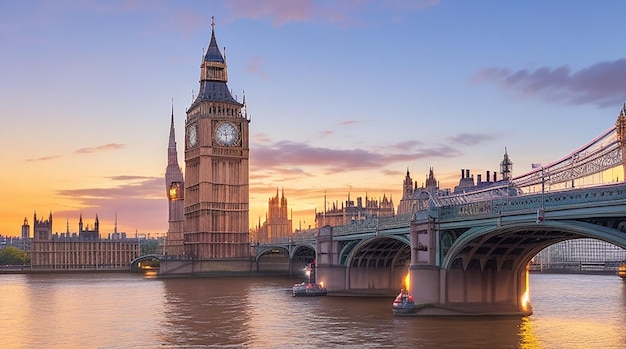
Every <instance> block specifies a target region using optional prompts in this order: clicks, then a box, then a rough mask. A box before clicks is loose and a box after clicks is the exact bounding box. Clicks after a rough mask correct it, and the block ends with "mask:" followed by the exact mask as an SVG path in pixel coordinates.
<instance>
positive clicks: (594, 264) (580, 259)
mask: <svg viewBox="0 0 626 349" xmlns="http://www.w3.org/2000/svg"><path fill="white" fill-rule="evenodd" d="M623 261H626V250H624V249H623V248H621V247H619V246H615V245H613V244H610V243H608V242H604V241H601V240H597V239H575V240H566V241H562V242H559V243H556V244H554V245H550V246H548V247H546V248H544V249H543V250H541V251H540V252H539V253H538V254H537V255H536V256H535V257H534V258H533V261H532V266H533V269H535V270H551V271H582V272H584V271H615V270H617V267H618V265H619V263H620V262H623Z"/></svg>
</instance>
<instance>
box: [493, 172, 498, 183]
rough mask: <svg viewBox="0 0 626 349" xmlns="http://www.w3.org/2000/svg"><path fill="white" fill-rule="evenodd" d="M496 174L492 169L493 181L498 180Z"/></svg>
mask: <svg viewBox="0 0 626 349" xmlns="http://www.w3.org/2000/svg"><path fill="white" fill-rule="evenodd" d="M496 174H497V172H496V171H493V181H494V182H497V181H498V180H497V179H496Z"/></svg>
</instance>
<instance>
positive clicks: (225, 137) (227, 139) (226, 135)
mask: <svg viewBox="0 0 626 349" xmlns="http://www.w3.org/2000/svg"><path fill="white" fill-rule="evenodd" d="M215 139H216V140H217V142H218V143H219V144H221V145H226V146H231V145H235V144H237V142H238V141H239V130H237V127H235V125H233V124H231V123H230V122H225V123H223V124H220V125H219V126H218V127H217V128H216V129H215Z"/></svg>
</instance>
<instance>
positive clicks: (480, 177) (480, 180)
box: [476, 173, 482, 184]
mask: <svg viewBox="0 0 626 349" xmlns="http://www.w3.org/2000/svg"><path fill="white" fill-rule="evenodd" d="M476 177H477V178H478V182H476V183H477V184H480V183H482V175H481V174H480V173H479V174H478V176H476Z"/></svg>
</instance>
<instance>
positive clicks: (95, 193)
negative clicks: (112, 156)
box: [54, 176, 167, 236]
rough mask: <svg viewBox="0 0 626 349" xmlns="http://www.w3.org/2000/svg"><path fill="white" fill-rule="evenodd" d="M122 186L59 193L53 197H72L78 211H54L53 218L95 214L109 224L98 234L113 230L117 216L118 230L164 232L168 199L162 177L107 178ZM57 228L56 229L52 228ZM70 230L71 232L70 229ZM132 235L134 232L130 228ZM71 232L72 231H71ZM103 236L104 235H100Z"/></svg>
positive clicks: (66, 190)
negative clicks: (122, 228) (120, 228)
mask: <svg viewBox="0 0 626 349" xmlns="http://www.w3.org/2000/svg"><path fill="white" fill-rule="evenodd" d="M109 178H110V179H113V180H115V181H127V180H130V181H132V182H131V183H121V184H119V185H118V186H115V187H112V188H82V189H63V190H58V191H57V192H56V195H58V196H60V197H65V198H71V199H72V200H75V201H77V202H78V203H79V206H80V207H81V208H80V209H74V210H65V211H58V212H55V213H54V214H55V216H65V217H68V218H71V217H76V218H78V216H79V214H80V213H81V212H83V217H89V216H90V215H92V214H93V215H94V216H95V214H98V216H99V217H100V220H101V221H108V222H107V223H106V224H107V225H110V226H105V227H103V228H102V230H101V234H105V233H106V232H109V231H112V230H113V226H112V221H113V219H114V217H115V214H116V213H117V214H118V223H119V225H120V227H125V228H124V229H127V231H126V232H127V233H130V232H131V231H128V230H130V228H129V227H132V228H135V229H139V231H140V232H142V231H143V232H145V231H153V232H164V231H165V230H167V200H166V196H165V181H164V179H163V178H162V177H141V176H116V177H109ZM55 229H56V228H55ZM72 229H74V228H73V227H72ZM132 230H133V232H134V229H132ZM72 231H74V230H72ZM103 236H104V235H103Z"/></svg>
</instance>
